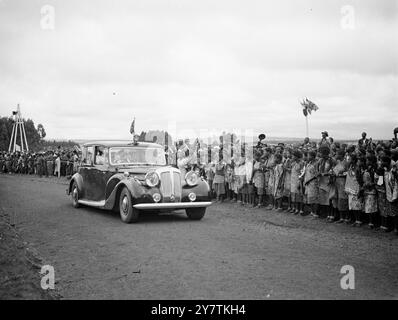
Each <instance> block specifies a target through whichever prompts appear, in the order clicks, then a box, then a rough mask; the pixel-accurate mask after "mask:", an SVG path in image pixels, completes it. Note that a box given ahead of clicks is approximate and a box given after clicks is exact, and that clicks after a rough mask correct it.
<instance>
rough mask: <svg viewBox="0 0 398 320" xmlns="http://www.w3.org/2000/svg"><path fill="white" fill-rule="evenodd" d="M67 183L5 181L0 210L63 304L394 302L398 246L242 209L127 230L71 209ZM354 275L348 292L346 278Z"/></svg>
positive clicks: (166, 218)
mask: <svg viewBox="0 0 398 320" xmlns="http://www.w3.org/2000/svg"><path fill="white" fill-rule="evenodd" d="M65 189H66V180H61V181H59V180H57V179H56V178H53V179H46V178H41V179H40V178H37V177H30V176H13V175H4V174H2V175H0V206H1V209H2V210H3V211H4V212H7V214H8V215H10V217H11V219H14V222H15V225H16V229H17V230H18V232H19V233H20V235H21V236H22V237H23V239H24V240H25V241H27V242H28V243H29V244H30V246H32V247H33V248H35V249H36V250H37V252H38V253H39V254H40V256H41V257H42V259H43V263H45V264H50V265H52V266H54V268H55V277H56V284H55V285H56V288H57V290H58V292H59V293H60V294H61V295H62V297H63V298H65V299H102V298H109V299H302V298H303V299H345V298H352V299H370V298H387V299H397V298H398V237H396V236H395V235H393V234H384V233H380V232H374V231H370V230H367V229H366V228H352V227H350V226H346V225H336V224H328V223H326V222H325V221H324V220H311V218H309V217H301V216H299V217H297V216H293V215H291V214H288V213H276V212H270V211H266V210H264V209H249V208H244V207H241V206H239V205H236V204H229V203H226V204H222V205H214V206H212V207H210V208H209V209H208V211H207V213H206V216H205V217H204V219H203V220H202V221H190V220H188V219H187V218H186V216H185V214H184V213H183V212H180V213H178V212H176V213H173V214H170V215H146V216H143V217H142V220H141V222H140V223H138V224H124V223H122V222H121V221H120V219H119V217H118V215H117V214H114V213H110V212H106V211H101V210H97V209H90V208H80V209H74V208H73V207H72V206H71V202H70V199H69V198H68V197H67V196H66V194H65ZM344 265H351V266H353V267H354V268H355V289H354V290H342V289H341V287H340V279H341V277H342V276H343V275H342V274H340V269H341V267H342V266H344Z"/></svg>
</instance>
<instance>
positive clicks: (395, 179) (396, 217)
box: [383, 157, 398, 234]
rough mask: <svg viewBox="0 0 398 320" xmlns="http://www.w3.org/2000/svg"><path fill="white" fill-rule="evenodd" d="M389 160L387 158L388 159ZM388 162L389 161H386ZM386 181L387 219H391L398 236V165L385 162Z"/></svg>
mask: <svg viewBox="0 0 398 320" xmlns="http://www.w3.org/2000/svg"><path fill="white" fill-rule="evenodd" d="M386 158H387V157H386ZM385 160H387V159H385ZM383 166H384V168H385V169H384V181H385V186H386V198H387V208H388V209H387V211H388V217H387V219H391V220H392V222H393V225H394V232H395V233H396V234H398V173H397V171H398V170H397V163H393V162H392V161H390V162H389V163H388V162H387V161H384V163H383Z"/></svg>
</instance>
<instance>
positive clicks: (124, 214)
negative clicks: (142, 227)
mask: <svg viewBox="0 0 398 320" xmlns="http://www.w3.org/2000/svg"><path fill="white" fill-rule="evenodd" d="M119 212H120V218H121V219H122V221H123V222H125V223H131V222H137V221H138V216H139V212H138V210H137V209H135V208H133V204H132V201H131V193H130V191H129V190H128V189H127V188H126V187H124V188H123V190H122V192H121V193H120V198H119Z"/></svg>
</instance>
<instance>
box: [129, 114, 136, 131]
mask: <svg viewBox="0 0 398 320" xmlns="http://www.w3.org/2000/svg"><path fill="white" fill-rule="evenodd" d="M134 127H135V117H134V120H133V122H132V123H131V126H130V133H131V134H134V133H135V128H134Z"/></svg>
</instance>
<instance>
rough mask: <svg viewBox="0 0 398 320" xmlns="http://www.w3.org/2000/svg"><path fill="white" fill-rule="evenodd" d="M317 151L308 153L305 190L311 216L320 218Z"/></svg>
mask: <svg viewBox="0 0 398 320" xmlns="http://www.w3.org/2000/svg"><path fill="white" fill-rule="evenodd" d="M315 157H316V153H315V151H308V154H307V164H306V166H305V171H304V188H305V195H306V202H307V204H308V205H309V206H310V208H311V212H310V215H311V216H313V217H314V218H318V217H319V216H318V202H319V186H318V175H319V173H318V165H317V162H316V159H315Z"/></svg>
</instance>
